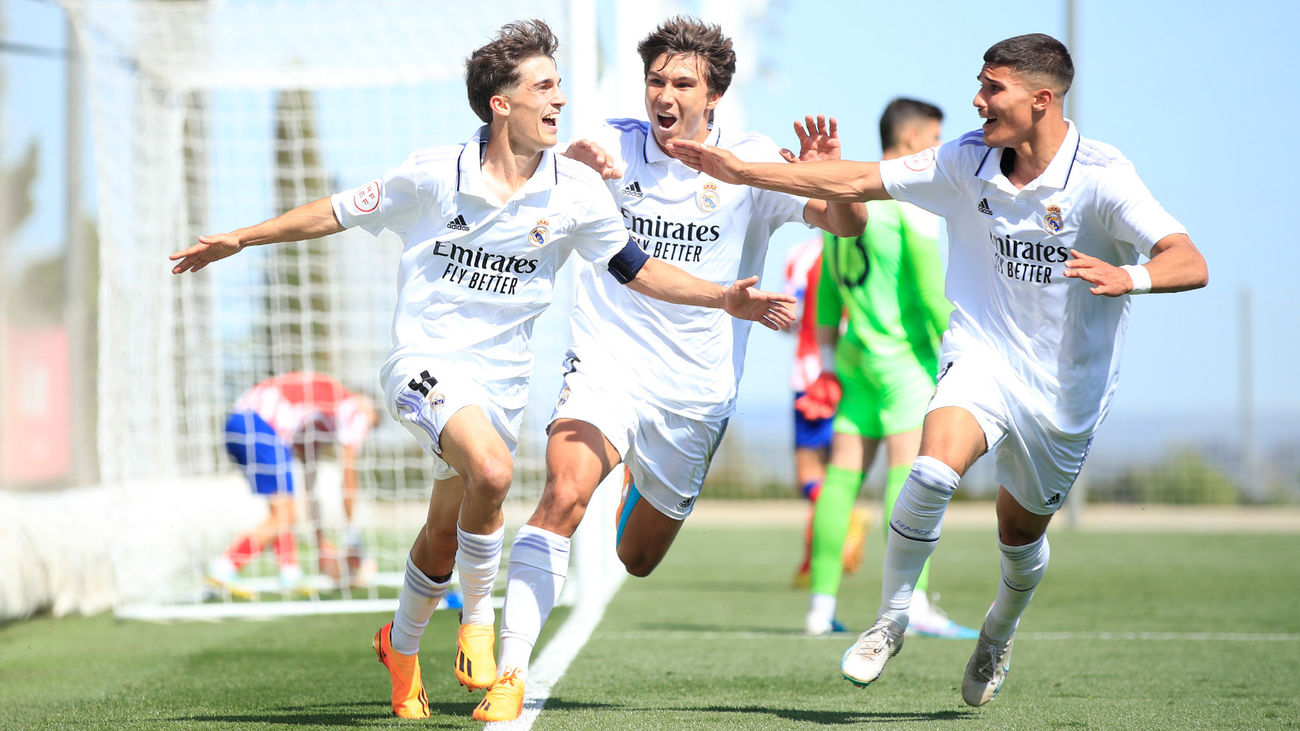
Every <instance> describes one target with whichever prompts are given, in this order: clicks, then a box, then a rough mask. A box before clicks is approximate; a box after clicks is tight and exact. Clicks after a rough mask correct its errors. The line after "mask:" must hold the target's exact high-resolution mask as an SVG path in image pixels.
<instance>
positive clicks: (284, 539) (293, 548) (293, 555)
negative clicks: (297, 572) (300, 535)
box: [275, 533, 298, 566]
mask: <svg viewBox="0 0 1300 731" xmlns="http://www.w3.org/2000/svg"><path fill="white" fill-rule="evenodd" d="M275 560H276V563H278V564H280V565H281V566H294V565H296V564H297V563H298V540H297V539H296V538H294V537H293V534H292V533H281V534H280V535H278V536H276V537H275Z"/></svg>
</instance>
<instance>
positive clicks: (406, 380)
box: [381, 358, 528, 480]
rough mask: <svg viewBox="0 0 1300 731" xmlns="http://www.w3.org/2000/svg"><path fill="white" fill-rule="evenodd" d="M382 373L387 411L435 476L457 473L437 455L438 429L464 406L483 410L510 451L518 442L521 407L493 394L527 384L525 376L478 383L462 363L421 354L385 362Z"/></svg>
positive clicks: (511, 452)
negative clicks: (415, 442)
mask: <svg viewBox="0 0 1300 731" xmlns="http://www.w3.org/2000/svg"><path fill="white" fill-rule="evenodd" d="M381 377H382V378H383V380H384V395H385V397H386V398H387V401H388V410H389V413H390V414H391V415H392V417H393V418H394V419H396V420H397V422H398V423H399V424H401V425H402V426H404V427H406V430H407V431H409V432H410V433H411V434H412V435H413V436H414V437H415V438H416V439H417V440H418V441H419V442H420V446H421V447H424V449H425V450H427V451H428V452H429V453H430V454H432V455H433V476H434V479H438V480H446V479H450V478H452V477H455V476H456V474H457V473H456V470H455V468H453V467H452V466H451V465H449V464H447V462H446V461H444V460H443V459H442V444H441V438H442V430H443V429H444V428H445V427H446V426H447V421H448V420H449V419H451V417H452V415H454V414H455V413H456V412H458V411H460V410H461V409H463V408H465V407H467V406H477V407H479V409H481V410H482V411H483V414H484V415H485V416H486V417H487V419H488V421H489V422H490V423H491V424H492V426H493V428H495V429H496V432H497V434H498V435H500V437H501V440H502V441H504V442H505V444H506V448H507V449H509V450H510V454H511V455H512V456H513V455H514V453H515V449H516V448H517V447H518V446H519V428H520V423H521V422H522V421H523V418H524V410H523V408H522V407H519V408H511V407H506V406H502V405H501V403H499V398H494V395H493V394H494V393H512V392H517V391H518V389H519V388H521V387H522V388H524V389H527V387H528V383H527V379H512V380H510V381H509V382H504V383H497V382H487V383H481V382H480V381H479V380H477V379H475V378H474V377H473V372H472V369H471V368H469V367H468V366H466V365H465V364H461V363H447V362H444V361H438V360H433V359H423V358H410V359H407V360H405V361H400V362H398V363H396V364H393V366H392V367H391V368H389V367H387V366H386V367H385V369H384V372H383V373H382V374H381Z"/></svg>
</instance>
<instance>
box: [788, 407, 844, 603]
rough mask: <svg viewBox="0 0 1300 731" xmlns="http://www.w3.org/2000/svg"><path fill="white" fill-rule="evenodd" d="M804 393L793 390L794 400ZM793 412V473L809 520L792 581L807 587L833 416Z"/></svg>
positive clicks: (828, 453) (799, 585)
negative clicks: (815, 522)
mask: <svg viewBox="0 0 1300 731" xmlns="http://www.w3.org/2000/svg"><path fill="white" fill-rule="evenodd" d="M802 395H803V393H802V392H800V393H796V394H795V400H796V401H797V400H798V399H799V397H800V396H802ZM793 412H794V475H795V484H796V486H797V489H798V492H799V494H800V495H801V496H802V497H803V498H804V499H805V500H807V501H808V503H809V505H808V524H807V526H806V528H805V529H804V539H803V558H802V559H801V560H800V562H799V568H798V569H797V570H796V571H795V576H794V585H795V586H796V587H803V588H806V587H807V586H808V582H809V580H810V577H809V571H810V570H811V567H810V563H809V562H810V561H811V559H812V534H813V526H812V521H813V513H814V511H815V510H816V507H815V505H816V502H817V497H818V496H819V495H820V494H821V489H822V483H823V482H824V481H825V480H826V463H827V460H829V459H830V447H831V436H832V433H833V431H832V424H833V422H834V417H827V418H825V419H809V418H808V417H806V416H804V415H803V413H802V412H800V411H799V410H798V409H793Z"/></svg>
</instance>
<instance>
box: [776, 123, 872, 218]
mask: <svg viewBox="0 0 1300 731" xmlns="http://www.w3.org/2000/svg"><path fill="white" fill-rule="evenodd" d="M805 125H806V126H805ZM794 134H795V136H796V137H798V138H799V154H798V155H795V154H794V153H793V152H791V151H789V150H781V157H783V158H785V159H786V161H787V162H792V163H804V162H818V161H821V160H838V159H840V149H841V146H840V135H839V129H838V125H837V124H836V122H835V118H834V117H826V116H825V115H822V114H819V115H817V116H816V117H814V116H813V115H811V114H809V115H808V116H806V117H804V121H803V122H795V123H794ZM803 220H805V221H807V222H808V223H809V224H811V225H813V226H816V227H817V228H820V229H822V230H823V231H829V232H831V233H833V234H835V235H836V236H858V235H860V234H861V233H862V231H863V230H864V229H866V227H867V207H866V205H864V204H862V203H860V202H859V203H828V202H827V201H824V200H818V199H816V198H814V199H812V200H810V201H808V205H806V206H804V209H803Z"/></svg>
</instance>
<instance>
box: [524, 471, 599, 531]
mask: <svg viewBox="0 0 1300 731" xmlns="http://www.w3.org/2000/svg"><path fill="white" fill-rule="evenodd" d="M590 500H591V490H584V489H582V486H580V485H577V484H576V483H572V482H565V481H555V480H548V481H547V483H546V489H545V491H543V493H542V498H541V500H540V501H538V503H537V510H535V511H534V512H533V520H531V521H529V522H531V523H533V524H534V525H537V526H539V527H542V528H545V529H546V530H549V531H552V532H554V533H559V534H560V535H572V534H573V531H574V530H576V529H577V527H578V523H580V522H582V516H583V515H585V514H586V512H587V503H588V502H589V501H590Z"/></svg>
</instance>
